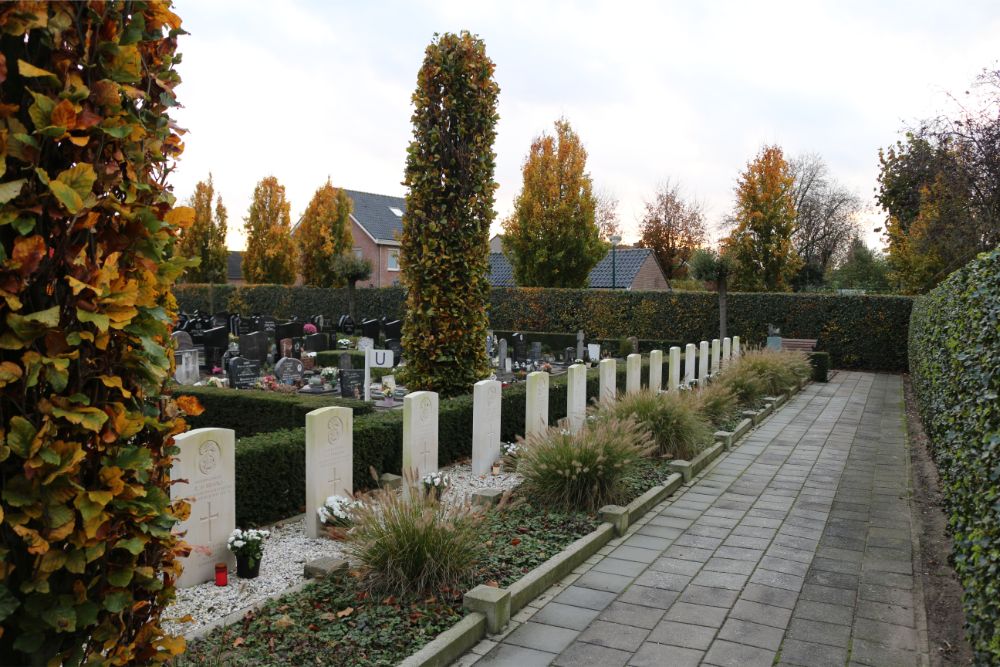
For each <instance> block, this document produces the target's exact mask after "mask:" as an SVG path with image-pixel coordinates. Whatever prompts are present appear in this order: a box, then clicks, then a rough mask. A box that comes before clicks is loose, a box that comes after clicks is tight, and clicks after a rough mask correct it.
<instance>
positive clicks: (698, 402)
mask: <svg viewBox="0 0 1000 667" xmlns="http://www.w3.org/2000/svg"><path fill="white" fill-rule="evenodd" d="M827 358H829V355H827ZM689 397H690V398H691V400H692V402H693V404H694V409H695V410H697V411H698V413H699V414H700V415H701V416H702V417H704V418H705V419H707V420H708V421H709V422H710V423H711V424H712V425H713V426H718V425H719V424H722V423H724V422H726V421H727V420H728V419H729V418H730V417H731V416H732V414H733V412H734V411H735V410H736V407H737V405H738V402H739V399H738V398H737V396H736V392H735V391H734V390H733V388H732V387H729V386H726V384H725V383H723V382H717V381H716V382H711V383H709V384H708V385H707V386H705V387H702V388H701V389H699V390H698V391H696V392H694V393H691V394H689ZM682 458H684V457H682Z"/></svg>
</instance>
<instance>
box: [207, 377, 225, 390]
mask: <svg viewBox="0 0 1000 667" xmlns="http://www.w3.org/2000/svg"><path fill="white" fill-rule="evenodd" d="M205 384H207V385H208V386H209V387H219V388H222V387H225V386H226V381H225V380H224V379H223V378H217V377H210V378H208V379H207V380H205Z"/></svg>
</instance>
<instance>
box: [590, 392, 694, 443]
mask: <svg viewBox="0 0 1000 667" xmlns="http://www.w3.org/2000/svg"><path fill="white" fill-rule="evenodd" d="M596 416H597V421H602V420H609V419H610V420H626V419H633V420H634V421H635V422H636V423H638V424H639V425H640V426H641V427H643V428H644V429H645V430H646V431H648V432H649V434H650V435H651V437H652V440H653V442H654V443H655V444H656V453H657V454H658V455H660V456H666V457H670V458H676V459H690V458H692V457H693V456H695V455H696V454H697V453H698V452H700V451H701V450H703V449H704V448H705V447H706V446H707V445H708V444H710V442H711V439H712V427H711V425H710V424H709V423H708V420H707V419H706V418H705V417H704V416H702V415H701V414H700V413H699V412H698V409H697V407H696V404H695V403H694V402H693V401H692V400H691V399H690V397H689V396H688V395H687V394H679V393H667V394H661V393H655V392H651V391H648V390H643V391H639V392H636V393H634V394H625V395H623V396H622V397H621V398H619V399H618V400H617V401H615V402H614V403H609V404H605V405H602V406H601V407H600V408H599V409H598V412H597V413H596Z"/></svg>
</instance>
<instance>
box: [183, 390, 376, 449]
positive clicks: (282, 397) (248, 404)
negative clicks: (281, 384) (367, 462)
mask: <svg viewBox="0 0 1000 667" xmlns="http://www.w3.org/2000/svg"><path fill="white" fill-rule="evenodd" d="M173 393H174V395H175V396H194V397H196V398H197V399H198V401H199V402H200V403H201V405H202V407H203V408H205V411H204V412H203V413H202V414H200V415H198V416H197V417H187V418H186V421H187V422H188V423H189V424H190V425H191V428H203V427H207V426H211V427H214V428H231V429H233V430H234V431H236V437H238V438H242V437H246V436H249V435H255V434H257V433H267V432H268V431H278V430H281V429H291V428H298V427H300V426H302V425H303V424H305V423H306V414H307V413H309V412H312V411H313V410H316V409H317V408H325V407H327V406H329V405H342V406H345V407H348V408H353V409H354V414H355V415H365V414H368V413H371V412H374V410H375V408H374V407H372V405H371V404H370V403H365V402H364V401H355V400H353V399H347V398H337V397H335V396H333V395H327V396H305V395H302V394H279V393H277V392H273V391H258V390H255V389H240V390H236V389H220V388H218V387H192V386H176V387H175V388H174V390H173Z"/></svg>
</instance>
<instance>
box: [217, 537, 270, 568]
mask: <svg viewBox="0 0 1000 667" xmlns="http://www.w3.org/2000/svg"><path fill="white" fill-rule="evenodd" d="M270 535H271V533H270V532H268V531H266V530H258V529H256V528H250V529H248V530H240V529H239V528H237V529H236V530H234V531H233V532H232V533H231V534H230V535H229V540H228V541H227V542H226V547H227V548H228V549H229V550H230V551H232V552H233V553H234V554H236V565H237V571H239V570H242V569H244V568H245V569H246V570H247V571H249V572H253V573H255V572H256V570H257V568H259V567H260V561H261V559H262V558H263V557H264V540H266V539H267V538H268V537H269V536H270ZM251 576H256V575H255V574H252V575H251Z"/></svg>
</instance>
